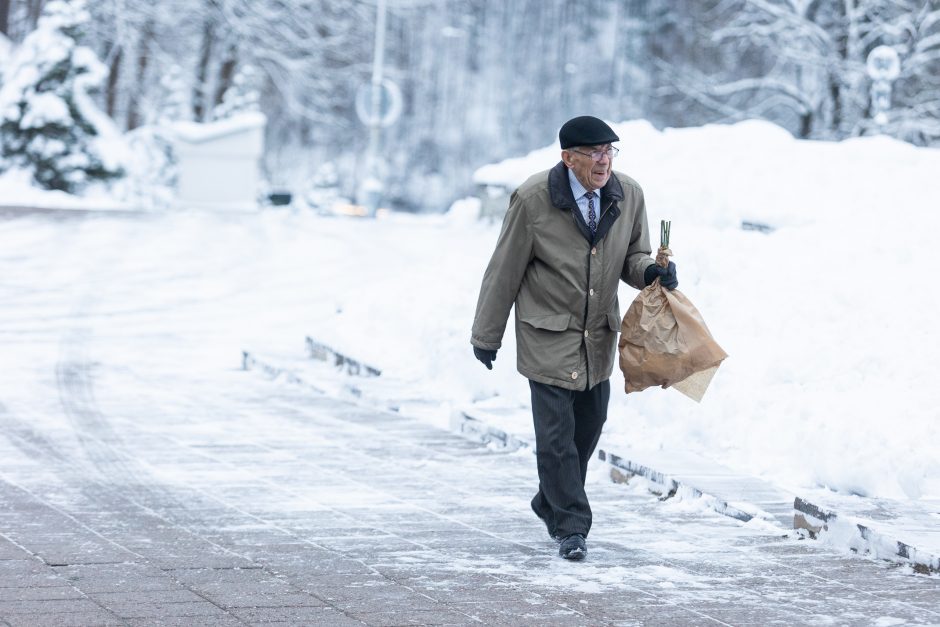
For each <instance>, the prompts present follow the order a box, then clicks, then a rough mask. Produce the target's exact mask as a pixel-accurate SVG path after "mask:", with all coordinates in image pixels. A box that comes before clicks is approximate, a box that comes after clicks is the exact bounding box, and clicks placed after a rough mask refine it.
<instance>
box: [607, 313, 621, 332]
mask: <svg viewBox="0 0 940 627" xmlns="http://www.w3.org/2000/svg"><path fill="white" fill-rule="evenodd" d="M607 326H608V327H610V330H611V331H619V330H620V316H618V315H617V314H615V313H608V314H607Z"/></svg>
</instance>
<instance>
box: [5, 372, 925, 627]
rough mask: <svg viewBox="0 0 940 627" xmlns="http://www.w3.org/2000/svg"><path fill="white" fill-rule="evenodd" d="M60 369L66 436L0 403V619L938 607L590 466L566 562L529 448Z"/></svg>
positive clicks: (416, 618)
mask: <svg viewBox="0 0 940 627" xmlns="http://www.w3.org/2000/svg"><path fill="white" fill-rule="evenodd" d="M72 374H73V375H75V377H76V380H73V381H71V382H70V383H69V384H68V385H66V386H65V387H64V389H65V390H66V392H65V393H66V394H70V395H71V405H69V403H66V406H69V407H71V409H67V410H66V413H68V412H72V414H74V415H72V416H71V419H72V421H73V422H72V423H71V424H72V427H73V428H75V429H78V428H81V433H80V436H76V432H69V431H68V430H65V431H55V430H49V431H48V432H47V431H44V430H43V429H42V428H40V427H39V426H36V425H31V424H30V421H29V420H28V417H26V416H19V415H16V413H15V412H14V411H12V410H8V409H3V410H2V411H0V427H2V433H3V435H2V436H0V624H6V625H177V624H178V625H203V624H207V625H244V624H276V623H282V624H302V625H359V624H368V625H406V624H409V625H410V624H421V625H439V624H455V625H457V624H491V625H553V624H563V625H644V624H649V625H653V624H655V625H689V624H730V625H746V624H755V625H757V624H760V625H769V624H786V625H801V624H840V625H841V624H847V625H855V624H858V625H868V624H884V625H889V624H902V623H904V624H918V623H922V624H931V623H934V624H936V623H938V622H940V603H938V600H940V580H938V579H937V578H935V577H934V578H928V577H921V576H913V575H910V574H909V573H907V572H905V571H904V570H902V569H897V568H893V567H890V566H889V565H887V564H884V563H880V562H875V561H871V560H867V559H861V558H855V557H852V556H847V555H841V554H837V553H833V552H831V551H826V550H823V549H821V548H820V547H819V546H818V545H815V544H812V543H809V542H801V541H798V540H796V539H795V538H793V537H782V535H783V534H782V533H781V532H780V531H779V530H774V529H773V528H767V527H755V526H750V525H744V524H742V523H739V522H737V521H733V520H730V519H727V518H723V517H720V516H718V515H715V514H712V513H710V512H708V511H705V510H704V509H702V508H701V507H698V505H697V504H696V503H695V502H668V501H667V502H660V501H659V500H657V499H656V498H654V497H652V496H650V495H649V494H648V493H646V492H645V490H643V486H642V485H637V486H633V487H630V486H623V485H617V484H613V483H610V482H608V481H607V480H606V478H605V477H603V476H601V470H600V467H598V468H596V469H595V470H594V471H593V473H592V476H591V480H590V486H589V489H590V494H591V497H592V503H593V504H594V508H595V527H594V530H593V531H592V534H591V537H590V538H589V548H590V555H589V557H588V560H587V561H586V562H584V563H577V564H574V563H568V562H565V561H563V560H560V559H559V558H557V556H556V555H555V551H554V549H555V545H554V543H553V542H552V541H551V540H549V539H548V538H547V536H546V534H545V533H544V529H543V527H542V526H541V523H539V521H538V520H536V519H535V518H534V517H533V516H532V514H531V513H530V512H529V510H528V506H527V501H528V498H529V497H530V496H531V493H532V490H533V487H534V485H535V482H536V477H535V463H534V459H533V457H532V455H531V452H526V451H519V452H515V453H506V452H500V451H498V450H494V449H492V448H487V447H485V446H482V445H480V444H477V443H475V442H472V441H469V440H466V439H463V438H461V437H459V436H457V435H455V434H451V433H448V432H445V431H441V430H439V429H435V428H433V427H431V426H427V425H425V424H423V423H421V422H418V421H416V420H413V419H410V418H407V417H404V416H400V415H396V414H390V413H382V412H378V411H375V410H371V409H368V408H363V407H358V406H355V405H351V404H347V403H341V402H338V401H335V400H331V399H329V398H325V397H317V396H315V395H312V394H310V393H309V392H306V391H303V390H301V389H297V388H296V387H294V386H290V385H285V384H281V383H278V382H269V381H266V380H264V379H263V378H262V377H258V376H257V375H254V374H251V373H239V372H230V373H225V374H224V375H220V378H219V380H218V381H216V385H218V386H219V387H220V388H224V390H225V395H224V397H223V396H214V397H212V399H211V400H210V401H209V402H207V403H206V404H205V406H203V407H201V408H200V407H199V406H198V405H195V404H193V399H191V398H188V397H186V398H183V397H180V398H173V397H172V395H171V394H168V393H167V390H166V389H155V390H153V392H152V397H147V395H143V396H142V395H141V393H140V388H139V387H135V386H133V385H128V382H127V381H122V380H121V377H122V376H130V375H122V374H120V373H117V372H113V373H111V374H110V375H107V376H101V377H100V378H101V379H102V380H101V381H100V385H99V386H98V387H97V388H96V394H94V395H92V394H91V393H90V392H89V390H88V387H87V386H88V385H90V383H89V382H88V381H84V382H83V381H81V380H80V379H81V378H82V377H83V376H86V377H87V376H88V375H87V373H83V372H82V371H81V368H79V369H78V370H77V371H75V372H73V373H72ZM128 390H134V392H133V393H132V392H129V391H128ZM145 407H149V408H150V409H148V410H144V409H143V408H145ZM154 408H159V412H158V411H155V409H154ZM197 414H198V416H197ZM197 417H198V419H197ZM76 440H77V441H76Z"/></svg>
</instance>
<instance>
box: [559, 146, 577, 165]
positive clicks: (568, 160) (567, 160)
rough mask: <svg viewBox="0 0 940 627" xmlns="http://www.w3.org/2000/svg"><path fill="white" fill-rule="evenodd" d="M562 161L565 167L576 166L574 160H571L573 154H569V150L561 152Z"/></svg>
mask: <svg viewBox="0 0 940 627" xmlns="http://www.w3.org/2000/svg"><path fill="white" fill-rule="evenodd" d="M561 160H562V161H563V162H564V163H565V165H566V166H568V167H569V168H570V167H571V166H572V165H573V164H574V160H573V159H572V158H571V153H570V152H568V151H567V150H562V151H561Z"/></svg>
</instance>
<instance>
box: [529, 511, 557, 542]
mask: <svg viewBox="0 0 940 627" xmlns="http://www.w3.org/2000/svg"><path fill="white" fill-rule="evenodd" d="M529 506H530V507H532V511H533V512H534V513H535V515H536V516H538V517H539V520H541V521H542V522H543V523H545V530H546V531H548V537H549V538H551V539H552V540H554V541H555V542H561V538H559V537H558V536H556V535H555V532H554V531H553V530H552V528H551V527H550V526H549V525H548V521H547V520H545V518H543V517H542V515H541V514H539V510H537V509H535V501H531V502H530V503H529Z"/></svg>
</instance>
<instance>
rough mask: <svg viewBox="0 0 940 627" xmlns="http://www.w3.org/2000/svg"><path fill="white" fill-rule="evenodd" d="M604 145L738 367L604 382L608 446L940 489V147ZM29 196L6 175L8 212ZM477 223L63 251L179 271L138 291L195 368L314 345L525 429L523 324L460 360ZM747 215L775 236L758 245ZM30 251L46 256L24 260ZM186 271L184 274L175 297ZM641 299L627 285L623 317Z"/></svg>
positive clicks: (741, 133) (490, 233)
mask: <svg viewBox="0 0 940 627" xmlns="http://www.w3.org/2000/svg"><path fill="white" fill-rule="evenodd" d="M615 129H616V130H617V132H618V134H619V135H620V137H621V138H622V141H621V143H620V147H621V149H622V152H621V154H620V156H619V157H618V158H617V161H616V167H617V169H619V170H621V171H624V172H626V173H628V174H629V175H631V176H633V177H634V178H635V179H637V180H638V181H639V182H640V184H641V185H642V186H643V188H644V190H645V192H646V200H647V207H648V211H649V217H650V224H651V226H652V227H653V228H652V231H653V233H652V235H653V236H654V237H655V234H656V232H657V229H656V225H657V224H658V221H659V219H661V218H667V219H672V220H673V228H672V249H673V250H674V252H675V254H676V256H675V258H674V259H675V261H676V263H677V266H678V272H679V281H680V287H679V289H680V290H682V291H683V292H684V293H685V294H686V295H688V296H689V298H690V299H691V300H692V302H694V303H695V304H696V306H697V307H698V308H699V310H700V311H701V312H702V315H703V316H704V318H705V320H706V322H707V323H708V325H709V327H710V329H711V330H712V332H713V334H714V335H715V337H716V339H717V340H718V341H719V343H720V344H721V345H722V347H723V348H724V349H725V350H726V351H727V352H728V353H729V355H730V357H729V359H728V360H727V361H726V362H725V363H724V364H723V365H722V367H721V369H720V370H719V371H718V374H717V375H716V377H715V379H714V381H713V382H712V385H711V387H710V388H709V390H708V392H707V393H706V395H705V398H704V400H703V401H702V403H701V404H696V403H694V402H692V401H690V400H689V399H687V398H686V397H684V396H682V395H681V394H678V393H676V392H675V391H672V390H659V389H653V390H647V391H644V392H642V393H638V394H632V395H629V396H627V395H625V394H623V392H622V384H623V381H622V377H621V375H620V374H619V372H618V371H615V372H614V375H613V378H612V389H613V393H612V397H611V407H610V415H609V419H608V422H607V425H606V427H605V435H604V436H603V439H602V442H601V446H602V447H604V448H607V449H608V450H617V448H618V446H627V445H630V446H636V445H640V444H641V445H643V446H645V447H650V448H654V449H656V448H671V449H688V450H691V451H694V452H697V453H699V454H702V455H703V456H705V457H709V458H711V459H714V460H716V461H718V462H720V463H722V464H724V465H727V466H730V467H731V468H733V469H735V470H738V471H741V472H744V473H748V474H754V475H758V476H761V477H763V478H765V479H767V480H769V481H771V482H773V483H775V484H777V485H779V486H781V487H785V488H788V489H790V490H792V491H796V492H798V491H799V488H800V487H801V486H806V487H814V488H815V487H820V486H825V487H827V488H830V489H834V490H839V491H842V492H847V493H849V492H854V493H858V494H864V495H869V496H881V497H889V498H901V499H920V498H928V497H933V498H936V497H937V496H938V495H940V462H938V461H937V458H936V454H935V446H936V442H938V441H940V433H938V431H940V427H938V423H937V421H936V417H935V414H936V407H938V406H940V402H938V401H940V398H938V397H940V393H938V391H937V386H936V385H935V383H934V382H933V378H934V377H933V370H934V368H933V367H932V366H931V363H932V360H933V359H934V358H935V357H936V356H937V355H940V341H938V334H937V331H936V330H935V322H934V318H935V316H934V312H936V311H938V310H940V302H938V301H940V299H938V293H940V292H938V288H937V287H936V282H935V281H933V280H932V279H933V277H935V276H937V274H938V271H940V267H938V265H940V264H938V256H937V255H936V253H935V252H934V243H933V241H932V234H933V233H935V232H937V230H938V227H940V224H938V222H940V216H938V215H937V212H936V211H935V204H936V199H937V198H938V197H940V182H938V180H937V179H938V177H936V173H937V172H938V171H940V151H937V150H929V149H918V148H914V147H911V146H909V145H906V144H903V143H900V142H895V141H892V140H889V139H886V138H882V137H872V138H862V139H857V140H852V141H846V142H842V143H838V144H836V143H825V142H807V141H797V140H794V139H792V138H790V137H789V136H788V135H786V134H785V133H784V132H783V131H781V130H780V129H779V128H776V127H774V126H772V125H769V124H766V123H762V122H746V123H741V124H736V125H731V126H720V125H714V126H707V127H703V128H695V129H681V130H679V129H667V130H665V131H657V130H656V129H654V128H653V127H652V126H650V125H649V124H648V123H645V122H628V123H624V124H618V125H616V126H615ZM557 156H558V150H557V148H554V147H547V148H544V149H541V150H538V151H535V152H533V153H532V154H530V155H528V156H527V157H525V158H523V159H519V160H513V161H511V162H509V163H506V164H502V165H494V166H488V167H487V168H483V169H481V170H480V172H478V179H479V180H480V181H485V182H487V183H491V184H507V185H510V186H511V185H513V184H515V183H517V182H518V181H520V180H522V179H524V178H525V177H526V176H528V174H530V173H532V172H535V171H538V170H540V169H543V168H546V167H550V166H551V165H552V164H553V163H554V161H555V160H556V159H557ZM30 193H32V192H31V191H29V190H27V189H25V188H23V187H16V186H15V181H14V180H13V177H12V176H11V175H6V176H4V177H3V178H0V196H2V198H3V199H4V203H7V204H17V203H19V202H23V201H24V200H23V199H22V198H20V197H19V196H17V194H30ZM34 202H40V199H34V201H33V202H30V203H26V204H33V203H34ZM42 202H45V198H43V199H42ZM477 211H478V204H477V202H476V201H475V200H467V201H464V202H461V203H459V204H458V205H456V206H455V207H453V209H452V210H451V211H450V212H448V213H445V214H440V215H434V216H414V215H402V214H383V216H381V217H379V218H378V219H376V220H354V219H342V218H331V217H323V216H315V215H310V214H305V213H292V212H289V211H283V210H272V211H269V212H264V213H260V214H254V215H238V216H216V215H210V214H171V215H167V216H165V217H163V218H160V220H159V221H152V222H149V223H148V224H149V226H146V227H145V226H143V225H140V224H138V225H136V226H134V225H132V224H131V223H127V222H125V221H115V222H113V223H112V222H107V223H100V224H96V225H95V226H94V228H92V227H91V226H87V227H85V228H83V229H82V230H81V233H76V234H72V233H71V232H70V235H69V240H68V241H69V253H68V254H69V258H70V259H82V260H84V261H83V263H88V264H95V263H98V261H96V260H100V263H107V261H106V260H107V259H110V258H111V257H110V256H109V255H111V256H113V253H109V252H108V246H107V245H103V244H102V242H106V241H116V242H120V241H131V240H133V241H140V242H142V244H141V245H139V246H137V247H135V248H134V249H133V250H131V251H129V252H127V254H126V256H124V257H122V258H121V265H122V266H125V267H126V268H127V271H129V272H132V271H133V269H134V268H135V267H146V268H150V267H154V266H151V265H149V264H151V263H152V262H151V261H150V260H149V259H150V258H151V257H153V256H157V257H159V258H160V259H161V260H165V263H166V266H167V267H166V268H165V270H162V271H161V272H163V274H160V275H157V276H153V277H151V278H150V279H148V280H152V281H153V284H154V285H155V286H157V285H159V289H156V288H155V289H154V290H153V293H152V299H153V301H154V303H148V302H138V303H135V307H137V308H140V310H141V311H142V312H143V311H145V310H146V308H147V306H148V304H156V303H159V302H161V301H162V300H163V299H164V298H165V297H166V295H168V294H173V293H177V292H179V291H180V290H186V291H188V292H191V293H192V294H194V295H199V298H200V299H201V300H200V304H199V315H200V320H202V321H203V322H199V323H198V324H200V325H203V326H204V327H205V329H206V334H205V336H204V337H203V339H202V340H201V341H204V342H205V343H206V351H205V359H206V360H207V362H211V363H213V364H216V365H218V367H237V363H238V360H239V358H240V351H241V350H242V349H252V350H260V351H268V350H270V351H279V352H282V353H285V354H288V353H289V354H294V355H297V356H298V357H302V356H303V348H302V341H303V337H304V336H305V335H310V336H312V337H314V338H316V339H318V340H320V341H323V342H325V343H327V344H329V345H330V346H331V347H333V348H335V349H336V350H339V351H341V352H343V353H345V354H347V355H350V356H352V357H354V358H356V359H358V360H361V361H363V362H365V363H367V364H370V365H374V366H378V367H379V368H381V369H382V370H383V375H382V377H381V378H380V379H386V378H387V379H388V380H389V381H392V382H394V384H395V387H396V388H397V389H395V390H392V389H391V387H392V386H391V385H389V386H388V388H389V389H388V390H387V393H388V394H389V395H392V394H396V395H397V398H398V399H399V400H401V399H408V398H410V399H418V400H420V401H422V402H423V403H425V406H430V404H433V403H434V402H437V403H439V407H440V411H439V412H437V413H435V412H433V411H428V412H427V416H426V418H427V419H428V420H435V421H438V422H442V423H444V424H446V419H447V413H448V412H450V411H454V410H455V409H459V408H460V407H464V406H466V405H468V404H470V403H472V402H476V401H485V402H488V403H490V404H496V405H500V406H503V407H510V408H516V409H518V410H520V411H519V412H517V413H519V414H521V415H525V409H526V408H527V406H528V402H529V390H528V386H527V383H526V381H525V379H524V378H523V377H522V376H521V375H519V374H518V373H517V372H516V371H515V346H514V338H513V336H512V323H511V321H510V324H509V325H508V329H507V336H506V337H505V338H504V345H503V348H502V349H501V350H500V351H499V354H498V358H497V360H496V362H495V363H494V370H493V371H492V372H490V371H487V370H486V369H485V368H484V367H483V366H482V365H481V364H479V363H478V362H477V361H476V360H475V359H474V358H473V356H472V352H471V347H470V344H469V336H470V326H471V323H472V318H473V312H474V307H475V303H476V298H477V293H478V290H479V284H480V280H481V278H482V275H483V271H484V269H485V266H486V263H487V261H488V259H489V256H490V254H491V252H492V249H493V245H494V244H495V241H496V237H497V235H498V231H499V224H498V223H497V224H491V223H484V222H481V221H476V220H474V219H473V216H474V215H476V212H477ZM742 220H748V221H755V222H764V223H767V224H769V225H771V226H773V227H775V229H776V230H774V231H772V232H769V233H760V232H755V231H745V230H742V229H741V228H740V223H741V221H742ZM57 228H65V227H57V226H55V225H49V224H44V223H40V222H29V221H19V222H17V223H16V224H14V223H7V224H5V225H3V228H2V229H0V249H3V250H9V251H10V252H9V253H8V254H11V255H12V254H17V251H18V250H20V251H21V252H22V253H23V254H26V255H28V256H27V257H24V259H31V260H32V261H24V264H26V265H28V264H31V263H32V264H35V268H34V271H35V272H39V271H40V269H41V268H45V267H46V262H45V261H43V259H44V258H46V259H48V258H49V256H50V255H51V256H52V257H53V258H54V257H55V255H56V254H58V253H57V250H56V247H55V246H54V245H53V244H52V242H55V241H57V240H58V238H59V237H60V236H59V235H56V233H58V231H56V229H57ZM70 228H71V227H70ZM135 229H136V231H135ZM147 229H153V230H152V231H149V230H147ZM137 231H141V232H137ZM210 234H211V235H210ZM62 237H64V235H63V236H62ZM20 240H23V241H29V242H33V243H34V244H35V246H32V245H31V246H30V247H29V248H28V249H25V250H24V249H22V247H20V246H15V245H13V244H14V243H15V242H17V241H20ZM53 267H54V266H53ZM62 268H63V269H62V270H61V272H66V268H67V265H66V266H63V267H62ZM233 268H236V269H237V271H233V270H232V269H233ZM24 272H26V275H29V271H26V270H24ZM68 272H74V271H73V270H68ZM79 276H80V274H79V275H77V276H76V278H78V277H79ZM181 276H182V277H189V278H187V279H185V280H182V281H174V280H173V277H181ZM635 294H636V292H635V290H633V289H632V288H630V287H628V286H626V285H623V286H622V287H621V291H620V306H621V313H623V312H624V311H626V308H627V306H628V305H629V303H630V302H631V301H632V299H633V297H634V296H635ZM99 298H100V299H103V300H102V301H101V302H100V303H99V304H100V306H101V307H103V308H108V307H113V308H115V309H120V308H121V306H122V302H121V300H120V298H121V297H120V295H112V296H108V295H107V294H106V293H102V294H101V295H99ZM108 298H111V299H113V300H111V301H109V300H107V299H108ZM174 315H178V316H179V324H181V325H194V324H197V323H196V322H195V321H194V320H191V319H189V318H188V317H187V315H188V314H187V312H183V311H180V312H178V313H177V314H174ZM199 328H202V327H199ZM209 329H211V332H210V331H209ZM22 349H23V350H24V351H26V350H28V347H26V346H23V347H22ZM163 350H166V351H168V352H169V351H172V347H165V348H164V349H163ZM494 396H498V398H496V399H495V400H494V399H493V397H494ZM418 404H419V405H420V404H421V403H418ZM517 426H518V425H517ZM520 428H523V429H524V428H526V426H525V425H522V426H521V427H520ZM528 428H531V427H528Z"/></svg>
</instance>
